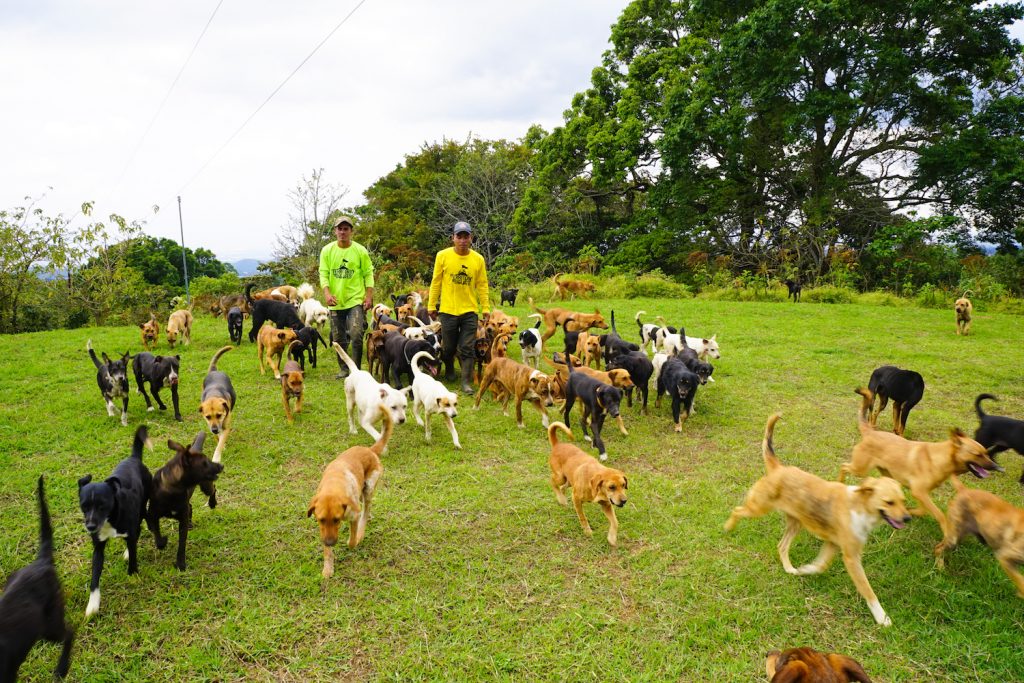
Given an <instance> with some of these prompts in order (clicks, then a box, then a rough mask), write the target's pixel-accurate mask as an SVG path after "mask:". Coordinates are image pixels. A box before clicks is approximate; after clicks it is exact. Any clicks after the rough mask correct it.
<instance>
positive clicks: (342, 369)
mask: <svg viewBox="0 0 1024 683" xmlns="http://www.w3.org/2000/svg"><path fill="white" fill-rule="evenodd" d="M345 353H348V349H345ZM334 357H335V358H337V359H338V374H337V375H335V376H334V379H345V378H346V377H348V366H347V365H345V361H343V360H342V359H341V356H339V355H338V354H337V353H335V354H334Z"/></svg>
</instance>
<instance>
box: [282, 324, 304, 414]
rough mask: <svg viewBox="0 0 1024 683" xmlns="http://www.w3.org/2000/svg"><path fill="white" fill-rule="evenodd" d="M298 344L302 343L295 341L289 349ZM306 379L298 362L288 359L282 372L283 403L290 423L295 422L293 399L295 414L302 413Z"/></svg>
mask: <svg viewBox="0 0 1024 683" xmlns="http://www.w3.org/2000/svg"><path fill="white" fill-rule="evenodd" d="M296 344H299V345H301V344H302V342H300V341H298V340H295V341H293V342H292V343H291V344H289V346H288V348H289V349H292V348H293V347H294V346H295V345H296ZM304 377H305V375H304V373H303V372H302V367H301V366H300V365H299V364H298V363H297V362H296V361H294V360H291V359H288V361H287V362H286V363H285V364H284V369H283V370H281V403H283V404H284V414H285V417H287V418H288V421H289V422H293V421H294V419H293V418H292V410H291V400H292V399H293V398H294V399H295V412H296V413H301V412H302V391H303V389H304V388H305V387H304V385H303V379H304Z"/></svg>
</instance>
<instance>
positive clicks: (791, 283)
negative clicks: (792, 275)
mask: <svg viewBox="0 0 1024 683" xmlns="http://www.w3.org/2000/svg"><path fill="white" fill-rule="evenodd" d="M782 284H784V285H786V287H788V288H789V294H787V295H786V298H787V299H789V298H790V297H793V303H797V302H798V301H800V291H801V290H802V289H803V288H804V286H803V285H802V284H800V281H799V280H783V281H782Z"/></svg>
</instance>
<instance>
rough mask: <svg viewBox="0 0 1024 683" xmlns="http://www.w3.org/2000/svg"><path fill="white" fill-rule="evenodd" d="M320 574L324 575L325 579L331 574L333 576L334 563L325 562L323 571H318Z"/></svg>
mask: <svg viewBox="0 0 1024 683" xmlns="http://www.w3.org/2000/svg"><path fill="white" fill-rule="evenodd" d="M320 576H322V577H324V578H325V579H329V578H331V577H332V576H334V565H328V564H327V563H326V562H325V563H324V568H323V571H321V572H320Z"/></svg>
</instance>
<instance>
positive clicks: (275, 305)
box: [245, 282, 302, 342]
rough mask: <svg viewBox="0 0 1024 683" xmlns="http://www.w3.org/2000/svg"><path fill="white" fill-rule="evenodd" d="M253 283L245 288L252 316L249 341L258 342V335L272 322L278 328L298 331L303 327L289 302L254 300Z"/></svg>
mask: <svg viewBox="0 0 1024 683" xmlns="http://www.w3.org/2000/svg"><path fill="white" fill-rule="evenodd" d="M252 287H253V283H251V282H250V283H249V284H247V285H246V286H245V299H246V301H248V302H249V308H250V310H251V314H252V329H251V330H249V341H250V342H255V341H256V333H257V332H258V331H259V330H260V328H262V327H263V323H264V322H266V321H268V320H269V321H271V322H273V323H274V324H275V325H277V326H278V327H290V328H292V329H293V330H298V329H300V328H301V327H302V320H300V319H299V314H298V313H296V312H295V307H294V306H292V305H291V304H290V303H288V302H287V301H276V300H274V299H259V300H258V301H257V300H254V299H253V298H252V295H251V294H250V292H251V290H252Z"/></svg>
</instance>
